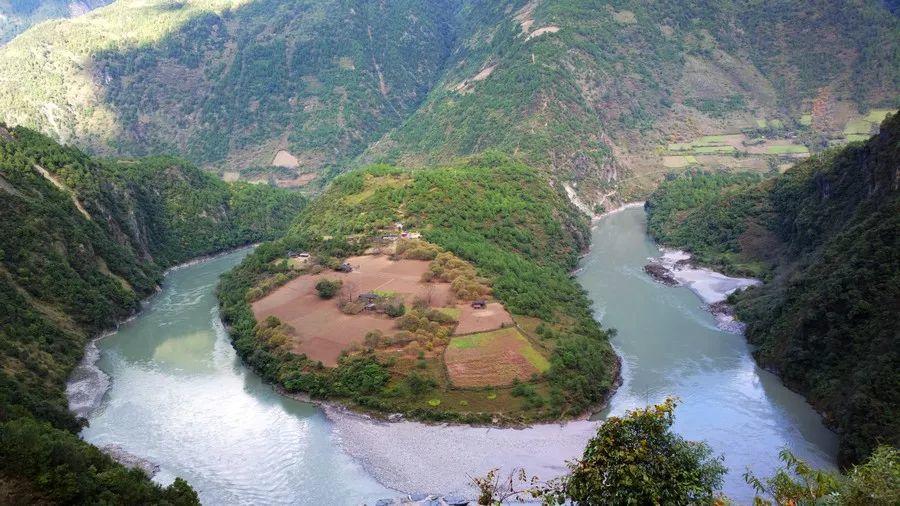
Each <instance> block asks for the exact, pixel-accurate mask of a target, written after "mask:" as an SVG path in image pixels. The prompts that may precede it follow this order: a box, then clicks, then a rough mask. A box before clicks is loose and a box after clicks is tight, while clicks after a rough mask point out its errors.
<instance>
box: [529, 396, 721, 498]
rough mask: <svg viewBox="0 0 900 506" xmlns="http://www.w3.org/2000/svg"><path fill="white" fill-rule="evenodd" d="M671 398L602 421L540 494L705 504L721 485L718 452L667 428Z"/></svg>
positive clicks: (669, 418) (673, 409)
mask: <svg viewBox="0 0 900 506" xmlns="http://www.w3.org/2000/svg"><path fill="white" fill-rule="evenodd" d="M675 405H676V401H675V400H674V399H667V400H666V401H665V402H664V403H662V404H660V405H657V406H652V407H649V408H646V409H636V410H634V411H630V412H628V413H627V415H626V416H624V417H621V418H619V417H611V418H609V419H607V420H606V421H605V422H603V425H601V426H600V428H599V429H598V430H597V435H596V436H594V437H593V438H592V439H591V440H590V441H589V442H588V445H587V448H586V449H585V451H584V455H583V457H582V459H581V460H580V461H577V462H575V463H573V464H570V468H571V474H570V475H569V476H567V477H564V478H562V479H561V480H560V481H559V482H557V483H556V484H555V486H554V489H553V490H548V491H547V492H545V494H544V496H545V499H546V500H547V501H548V502H550V503H553V502H554V501H556V502H559V503H563V502H564V501H565V500H566V499H569V500H571V501H572V502H574V503H576V504H700V503H710V502H713V501H714V500H715V498H716V495H717V494H716V491H717V490H718V489H719V488H720V487H721V486H722V476H723V475H724V474H725V471H726V469H725V466H724V465H722V462H721V461H722V457H714V456H712V450H710V448H709V446H708V445H707V444H706V443H702V442H695V441H686V440H684V439H683V438H682V437H681V436H678V435H676V434H674V433H672V432H671V430H670V428H671V426H672V422H673V421H674V411H675Z"/></svg>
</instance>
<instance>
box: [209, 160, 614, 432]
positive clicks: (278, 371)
mask: <svg viewBox="0 0 900 506" xmlns="http://www.w3.org/2000/svg"><path fill="white" fill-rule="evenodd" d="M397 221H402V222H403V223H404V224H405V225H406V226H407V227H410V229H414V230H419V231H421V233H422V235H423V238H424V239H425V240H427V241H429V242H430V243H432V244H434V245H436V246H437V247H438V249H432V253H436V252H437V251H439V250H441V249H442V250H446V251H448V252H450V253H452V254H453V255H455V256H457V257H459V259H462V260H464V261H465V262H468V263H470V264H471V265H472V266H474V268H475V270H477V275H479V276H483V277H484V278H485V280H486V282H488V283H489V284H490V287H491V290H492V293H493V296H494V297H496V298H497V299H499V300H500V301H501V302H503V304H504V305H505V306H506V307H507V309H508V310H509V311H510V312H511V313H513V314H514V315H520V316H524V317H529V318H530V320H528V321H530V322H531V330H533V331H534V335H535V337H537V338H538V339H539V340H540V342H541V344H542V346H545V347H547V348H548V349H550V350H551V351H550V354H549V364H550V367H549V370H548V371H547V372H546V374H545V375H542V376H540V377H535V378H533V380H532V381H529V382H527V383H523V384H520V385H515V386H513V388H512V389H511V390H510V389H509V388H505V389H488V390H487V391H481V392H479V391H475V392H469V393H463V394H462V395H468V396H473V397H474V396H477V397H479V398H482V397H485V396H487V399H495V400H496V401H497V402H496V403H494V404H495V407H494V409H482V410H477V411H476V410H474V409H470V408H468V405H469V403H470V402H471V401H472V399H469V398H466V397H462V398H461V399H462V400H459V399H456V398H455V397H451V398H452V399H454V400H455V401H459V402H452V403H450V402H441V400H440V397H441V396H446V395H451V394H452V392H449V391H447V388H446V386H443V383H441V375H440V371H434V372H432V371H431V370H430V369H429V368H425V369H423V370H421V371H418V372H417V371H413V372H409V371H399V370H397V369H396V368H395V367H394V366H395V364H394V363H392V361H391V360H384V359H380V358H379V357H378V356H377V354H373V353H358V354H352V355H349V356H347V357H345V358H343V359H342V360H341V361H340V362H339V364H338V366H337V367H336V368H323V367H321V365H320V364H316V363H313V362H312V361H310V360H307V359H306V358H305V356H304V355H297V354H295V353H293V352H292V351H291V350H290V347H289V346H286V345H285V339H283V338H278V337H277V335H273V333H274V334H277V332H278V328H277V326H278V324H279V322H277V321H269V322H257V321H256V320H255V318H254V316H253V312H252V310H251V308H250V301H251V300H250V298H251V297H250V296H248V295H249V294H251V293H252V292H251V290H253V289H254V287H255V286H257V285H268V284H270V283H269V282H268V280H270V279H278V277H279V276H281V278H280V279H281V280H282V282H284V281H286V280H287V279H290V278H289V277H288V276H285V273H286V272H287V271H288V270H289V267H287V265H286V263H285V262H283V261H282V260H283V259H286V258H287V256H289V253H290V252H291V251H311V252H313V253H314V254H315V255H317V256H319V257H322V258H326V259H327V258H329V257H333V258H335V259H334V260H331V261H328V262H326V263H330V264H332V265H337V263H339V259H341V258H346V257H348V256H351V255H354V254H359V253H360V252H362V251H363V250H365V249H366V248H368V247H369V246H370V244H371V242H372V240H373V239H375V238H377V237H380V236H381V235H382V234H384V233H385V232H384V230H386V229H390V228H391V227H393V224H394V223H395V222H397ZM587 240H588V229H587V220H586V219H585V218H584V217H583V216H581V215H580V214H579V213H578V212H577V211H576V210H575V209H574V208H573V207H572V206H571V204H569V203H568V201H567V200H566V199H565V196H563V195H561V194H560V193H559V192H557V191H556V190H554V189H552V188H551V187H550V186H549V185H548V184H547V181H546V179H545V178H544V177H543V176H541V175H540V174H539V173H538V172H536V171H535V170H534V169H531V168H529V167H527V166H524V165H522V164H519V163H517V162H514V161H512V160H511V159H509V158H508V157H506V156H502V155H498V154H494V153H489V154H486V155H484V156H482V157H477V158H474V159H471V160H468V161H465V162H462V163H459V164H457V165H452V166H447V167H439V168H433V169H428V170H405V169H400V168H396V167H392V166H387V165H378V166H373V167H370V168H367V169H362V170H357V171H354V172H351V173H348V174H346V175H342V176H340V177H338V178H336V179H335V180H334V182H333V183H332V185H331V186H330V188H329V189H328V190H327V191H326V192H325V193H324V194H323V195H322V196H321V197H319V198H318V199H316V200H315V201H314V202H313V203H312V204H310V206H309V207H307V208H306V209H305V210H304V211H303V213H301V214H300V216H299V217H298V219H297V220H296V222H295V223H294V225H293V226H292V227H291V229H290V231H289V232H288V233H287V234H286V235H285V236H284V237H282V238H280V239H278V240H276V241H273V242H271V243H266V244H263V245H261V246H260V247H259V248H257V250H256V251H255V252H254V253H253V254H251V255H249V256H248V257H247V258H246V259H245V260H244V262H243V263H242V264H241V265H240V266H239V267H238V268H236V269H235V270H233V271H232V272H230V273H228V274H226V275H224V276H223V277H222V282H221V285H220V287H219V298H220V301H221V305H222V314H223V317H224V319H225V321H226V322H227V323H228V325H229V331H230V333H231V336H232V339H233V341H234V345H235V347H236V348H237V350H238V353H239V354H240V356H241V357H242V358H244V360H245V361H246V362H247V363H249V364H250V365H251V366H252V367H253V368H254V369H255V370H257V371H258V372H259V373H260V374H261V375H262V376H263V377H264V378H266V379H268V380H270V381H273V382H274V383H276V384H277V385H279V386H281V387H282V388H284V389H285V390H287V391H289V392H306V393H309V394H310V395H312V396H313V397H314V398H325V399H336V400H340V401H343V402H348V403H351V404H353V405H356V406H358V407H361V408H364V409H367V410H371V411H379V412H384V413H392V412H402V413H405V414H407V415H409V416H411V417H414V418H420V419H427V420H452V421H461V422H470V423H473V422H477V423H487V422H491V421H492V419H493V420H494V421H497V420H503V421H512V422H516V421H529V420H537V419H548V418H549V419H557V418H564V417H572V416H577V415H580V414H581V413H583V412H585V411H586V410H588V409H589V408H591V407H593V406H596V405H597V404H599V403H601V402H603V401H605V399H606V398H607V397H608V396H609V395H610V393H611V392H612V389H613V386H614V383H615V380H616V377H617V374H618V366H617V363H616V357H615V353H614V352H613V350H612V348H611V346H610V344H609V341H608V331H604V330H602V329H601V328H600V326H599V324H598V323H597V322H596V320H594V319H593V317H592V315H591V310H590V305H589V301H588V299H587V297H586V296H585V294H584V291H583V290H582V289H581V288H580V287H579V286H578V285H577V283H576V282H575V281H574V280H573V279H572V278H571V277H570V275H569V271H571V270H572V269H573V268H574V267H575V266H576V263H577V260H578V255H579V252H580V251H582V250H583V248H585V247H586V246H587ZM426 249H428V248H426ZM444 255H446V254H444ZM431 258H434V255H431ZM442 258H443V259H444V261H451V262H457V261H456V260H452V259H451V257H446V256H445V257H441V256H440V255H439V256H438V260H441V259H442ZM462 265H463V267H465V263H463V264H462ZM472 279H473V280H474V278H472ZM478 293H481V292H480V289H479V292H478ZM432 313H434V312H432ZM413 314H414V315H416V314H418V313H416V312H413ZM438 316H440V315H438V314H435V317H431V316H428V317H427V318H428V320H429V322H428V324H427V325H426V326H425V327H428V328H431V327H434V326H440V325H441V323H442V322H444V321H445V320H443V319H442V318H438ZM404 318H405V319H402V320H403V321H404V322H408V321H412V320H410V318H407V317H404ZM419 320H421V318H420V319H419ZM416 321H418V320H416ZM419 326H420V325H417V328H418V327H419ZM419 330H422V329H419ZM439 330H440V329H439ZM439 385H440V386H439ZM498 394H499V395H498ZM429 399H434V401H429V402H428V403H427V404H426V403H425V402H424V401H425V400H429ZM501 400H505V401H506V404H504V403H501V402H500V401H501ZM435 401H436V402H435ZM463 401H465V402H463Z"/></svg>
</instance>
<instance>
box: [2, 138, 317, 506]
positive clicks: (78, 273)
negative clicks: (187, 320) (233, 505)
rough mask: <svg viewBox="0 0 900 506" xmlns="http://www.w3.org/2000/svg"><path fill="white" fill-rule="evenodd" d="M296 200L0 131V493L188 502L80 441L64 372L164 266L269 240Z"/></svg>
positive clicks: (151, 287) (192, 170) (171, 166)
mask: <svg viewBox="0 0 900 506" xmlns="http://www.w3.org/2000/svg"><path fill="white" fill-rule="evenodd" d="M303 204H304V200H303V199H302V198H301V197H300V196H298V195H296V194H294V193H290V192H287V191H285V190H277V189H274V188H268V187H263V186H251V185H247V184H227V183H223V182H222V181H219V180H218V179H216V178H215V177H213V176H211V175H209V174H206V173H204V172H202V171H200V170H199V169H197V168H196V167H194V166H192V165H190V164H188V163H185V162H183V161H179V160H177V159H174V158H151V159H135V160H97V159H92V158H90V157H89V156H87V155H85V154H84V153H82V152H81V151H79V150H77V149H74V148H69V147H64V146H60V145H58V144H56V143H55V142H53V141H52V140H50V139H48V138H47V137H45V136H43V135H41V134H38V133H36V132H33V131H31V130H28V129H25V128H15V129H7V128H5V127H2V126H0V215H2V216H3V219H2V220H0V350H2V352H0V497H16V498H21V499H25V498H29V499H30V500H31V501H34V502H48V501H49V502H58V503H97V502H112V503H131V504H136V503H160V504H188V503H195V502H196V501H197V498H196V495H195V494H194V492H193V491H192V490H191V489H190V487H189V486H187V484H186V483H184V482H183V481H181V480H178V481H176V482H175V484H174V485H172V486H170V487H167V488H162V487H159V486H157V485H155V484H153V483H152V482H150V481H149V480H147V478H146V476H144V474H143V473H142V472H141V471H138V470H126V469H125V468H123V467H122V466H120V465H118V464H116V463H115V462H113V461H112V459H110V458H109V457H107V456H106V455H104V454H102V453H101V452H100V451H99V450H98V449H97V448H94V447H92V446H90V445H88V444H87V443H85V442H83V441H81V440H80V439H79V438H78V437H77V436H76V434H77V432H78V431H79V430H80V428H81V423H82V421H80V420H76V419H75V417H74V416H73V414H72V413H71V412H69V411H68V408H67V402H66V397H65V383H66V379H67V377H68V376H69V374H70V372H71V371H72V369H73V368H74V367H75V365H76V364H77V363H78V360H79V359H80V357H81V356H82V354H83V352H84V347H85V344H86V343H87V341H88V339H90V338H92V337H94V336H96V335H97V334H99V333H100V332H103V331H104V330H108V329H110V328H112V327H113V326H114V325H115V324H116V322H117V321H119V320H121V319H123V318H126V317H128V316H129V315H132V314H134V313H135V312H136V311H137V310H138V309H139V308H140V301H141V299H142V298H144V297H147V296H148V295H150V294H152V293H154V291H155V289H156V287H157V285H158V283H159V282H160V280H161V279H162V274H163V271H164V269H166V268H167V267H169V266H172V265H174V264H177V263H179V262H184V261H186V260H190V259H191V258H195V257H197V256H201V255H206V254H211V253H216V252H219V251H222V250H225V249H229V248H233V247H236V246H240V245H244V244H248V243H252V242H256V241H261V240H264V239H269V238H272V237H274V236H275V235H277V234H278V233H280V232H282V231H283V230H284V229H285V228H286V227H287V225H288V223H289V222H290V219H291V218H292V217H293V216H294V215H295V214H296V213H297V212H298V211H299V209H300V208H301V207H302V205H303ZM26 502H27V501H26Z"/></svg>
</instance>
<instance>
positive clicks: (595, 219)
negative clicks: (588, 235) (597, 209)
mask: <svg viewBox="0 0 900 506" xmlns="http://www.w3.org/2000/svg"><path fill="white" fill-rule="evenodd" d="M644 204H645V202H644V201H640V202H629V203H627V204H623V205H621V206H619V207H617V208H615V209H610V210H609V211H606V212H604V213H600V214H592V215H591V224H592V225H596V223H597V222H598V221H600V220H602V219H603V218H606V217H607V216H609V215H611V214H616V213H621V212H622V211H624V210H626V209H633V208H635V207H644Z"/></svg>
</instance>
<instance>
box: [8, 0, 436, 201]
mask: <svg viewBox="0 0 900 506" xmlns="http://www.w3.org/2000/svg"><path fill="white" fill-rule="evenodd" d="M450 10H451V9H448V6H447V5H446V3H445V2H425V3H422V2H417V1H400V2H382V3H372V2H362V1H358V2H337V1H320V0H315V1H292V2H278V1H274V0H262V1H237V0H194V1H189V2H180V3H177V4H175V3H170V2H167V1H160V0H155V1H151V2H144V1H136V0H135V1H131V0H125V1H120V2H116V3H114V4H113V5H110V6H109V7H108V8H106V9H103V10H101V11H97V12H94V13H91V14H90V15H88V16H84V17H82V18H79V19H77V20H73V21H69V22H56V23H52V24H49V25H45V26H44V29H43V30H41V31H32V32H30V33H28V34H26V35H25V36H23V37H21V40H17V41H16V42H15V43H14V44H11V45H10V46H9V47H8V48H6V49H5V50H4V51H3V57H0V59H2V60H3V62H2V63H0V72H2V74H3V75H20V76H22V80H20V81H19V85H17V86H16V87H19V88H21V87H22V86H21V85H22V84H25V83H27V87H28V88H30V89H31V91H28V92H26V93H22V92H21V91H16V90H14V89H13V87H8V88H6V89H5V90H3V91H2V92H0V96H2V97H3V98H2V100H3V102H4V103H5V104H7V105H5V106H4V108H3V109H4V110H3V112H2V115H3V117H4V118H6V119H7V120H8V121H11V122H15V123H24V124H27V125H31V126H35V127H38V128H40V129H41V130H43V131H45V132H47V133H49V134H51V135H53V136H54V137H56V138H59V139H62V140H65V141H74V142H77V143H78V144H79V145H82V146H85V147H89V148H90V149H92V150H94V151H96V152H100V153H119V154H122V153H127V154H129V155H141V154H148V153H170V152H177V153H182V154H184V155H185V156H188V157H189V158H190V159H191V160H194V161H196V162H198V163H204V164H214V165H216V166H223V167H228V168H232V169H245V171H249V172H248V173H247V174H245V175H246V176H247V177H253V175H254V171H253V169H254V168H256V167H259V166H265V167H268V166H271V165H281V166H283V167H284V168H285V169H286V170H282V171H281V172H280V173H279V174H280V175H281V177H282V178H283V179H284V180H285V184H291V183H292V182H294V180H295V179H296V178H297V176H296V174H295V172H292V171H291V168H293V167H299V168H300V169H301V170H302V171H304V172H315V171H317V170H319V169H321V168H322V167H324V166H326V165H329V164H333V163H335V162H337V161H342V160H346V159H347V158H349V157H353V156H355V155H357V154H359V153H360V152H361V151H362V149H363V148H364V147H365V146H366V145H368V144H369V143H371V142H373V141H375V140H377V139H378V137H379V136H381V135H382V134H383V133H384V132H386V131H387V130H388V129H389V128H391V127H392V126H395V125H397V124H399V123H400V122H401V121H402V120H403V118H405V117H406V116H407V115H408V114H409V112H410V111H412V110H413V109H414V108H415V107H416V106H417V105H418V103H419V101H421V100H422V99H423V98H424V96H425V94H426V93H427V91H428V90H429V89H430V88H431V87H432V86H433V85H434V83H435V81H436V79H437V75H438V73H439V71H440V69H441V65H442V63H443V58H444V56H445V54H446V53H447V50H448V48H447V46H448V44H449V40H448V39H447V37H448V35H447V33H446V31H447V27H446V26H445V25H446V20H445V19H444V17H445V15H446V13H447V12H448V11H450ZM281 150H285V153H282V155H281V156H280V157H277V158H276V153H278V152H279V151H281ZM290 153H292V154H290ZM229 176H230V177H234V176H236V174H229ZM301 181H302V182H306V181H308V179H304V180H301Z"/></svg>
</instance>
